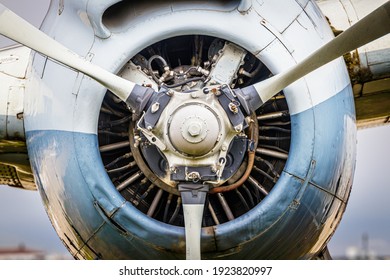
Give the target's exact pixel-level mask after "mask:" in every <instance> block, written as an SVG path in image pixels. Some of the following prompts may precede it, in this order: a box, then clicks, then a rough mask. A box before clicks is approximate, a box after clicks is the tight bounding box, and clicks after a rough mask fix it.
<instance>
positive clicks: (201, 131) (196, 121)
mask: <svg viewBox="0 0 390 280" xmlns="http://www.w3.org/2000/svg"><path fill="white" fill-rule="evenodd" d="M219 131H220V123H219V121H218V118H217V115H216V113H215V112H214V111H213V110H212V109H211V108H210V107H207V106H206V105H204V104H202V103H190V104H186V105H184V106H181V107H179V108H178V109H177V110H176V111H175V112H174V113H173V114H172V116H171V118H170V121H169V132H168V134H169V139H170V142H171V143H172V145H173V146H174V147H175V148H176V149H177V150H178V151H179V152H180V153H183V154H187V155H191V156H202V155H205V154H207V153H208V152H210V151H211V150H212V149H213V148H214V147H215V145H216V144H217V140H218V135H219Z"/></svg>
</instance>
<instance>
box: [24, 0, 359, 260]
mask: <svg viewBox="0 0 390 280" xmlns="http://www.w3.org/2000/svg"><path fill="white" fill-rule="evenodd" d="M93 2H97V3H98V4H97V3H94V4H93V5H94V6H93V7H92V6H91V5H92V4H91V1H87V0H83V1H67V2H65V3H63V2H61V3H62V4H64V5H65V6H64V7H62V6H61V5H52V6H51V8H50V10H49V13H48V15H47V17H46V20H45V21H44V23H43V26H42V29H43V30H44V31H45V32H46V33H47V34H49V35H50V36H52V37H55V38H56V40H58V41H59V42H60V43H62V44H64V45H65V46H67V47H68V48H70V49H72V50H74V51H76V52H77V53H78V54H80V55H81V56H84V57H86V58H87V59H89V60H91V61H92V62H93V63H95V64H98V65H100V66H102V67H103V68H105V69H108V70H109V71H111V72H113V73H118V74H119V75H121V76H122V77H124V78H126V79H129V80H132V81H134V82H137V83H138V84H143V85H147V86H149V87H151V88H154V89H156V90H157V89H159V88H166V89H167V92H169V90H170V89H171V90H174V91H175V92H178V93H179V94H178V95H180V97H177V99H175V98H171V99H170V100H174V101H173V102H172V103H170V100H165V99H164V98H166V96H168V95H163V97H161V98H162V99H153V102H149V103H148V104H146V105H145V106H146V107H145V108H146V109H145V111H146V113H145V115H142V114H141V115H139V114H137V113H135V112H133V111H131V110H129V108H128V107H127V106H126V104H124V103H123V102H121V101H120V100H118V98H116V97H114V96H113V95H112V94H111V93H110V92H107V90H106V89H105V88H104V87H102V86H101V85H99V84H98V83H96V82H95V81H94V80H92V79H90V78H88V77H86V76H84V75H83V74H81V73H76V72H74V71H72V70H69V69H68V68H64V67H63V66H61V65H59V64H57V63H55V62H52V61H51V60H48V59H46V58H44V57H43V56H41V55H39V54H36V55H35V58H34V62H33V66H32V71H31V79H30V81H31V82H30V84H29V87H28V91H29V92H27V93H26V98H25V104H24V107H25V109H24V111H25V112H24V118H25V128H26V137H27V146H28V150H29V156H30V161H31V164H32V167H33V171H34V174H35V178H36V183H37V185H38V188H39V191H40V193H41V195H42V198H43V200H44V202H45V205H46V209H47V212H48V214H49V216H50V218H51V220H52V223H53V226H54V227H55V229H56V231H57V233H58V235H59V236H60V238H61V239H62V241H63V242H64V244H65V245H66V246H67V248H68V249H69V251H70V252H71V253H72V255H73V256H74V257H75V258H77V259H96V258H97V259H100V258H101V259H182V258H184V257H185V236H184V232H185V230H184V218H183V210H182V201H181V196H180V192H179V189H178V185H180V184H182V183H194V182H198V181H199V180H200V181H202V182H209V184H210V185H211V186H212V187H211V188H210V191H209V194H208V196H207V200H206V204H205V211H204V218H203V228H202V237H201V249H202V258H204V259H308V258H314V257H316V256H318V255H319V254H320V253H321V252H322V251H323V250H324V248H325V247H326V244H327V242H328V240H329V238H330V237H331V235H332V234H333V232H334V230H335V229H336V227H337V225H338V223H339V221H340V219H341V217H342V214H343V212H344V210H345V206H346V203H347V200H348V197H349V192H350V188H351V185H352V176H353V171H354V166H355V144H356V126H355V112H354V102H353V95H352V90H351V86H350V80H349V77H348V73H347V71H346V68H345V64H344V62H343V60H342V59H338V60H336V61H334V62H332V63H330V64H328V65H326V66H324V67H322V68H320V69H318V70H316V71H315V72H313V73H311V74H309V75H307V76H306V77H305V78H304V79H301V80H299V81H297V82H295V83H294V84H292V85H290V86H288V87H287V88H286V89H285V90H284V91H283V92H281V93H280V94H279V95H277V96H276V97H275V98H273V99H271V100H270V101H269V102H267V103H266V104H264V106H262V107H261V108H260V109H258V110H257V111H256V112H251V113H249V114H246V113H245V108H242V106H241V107H240V105H241V104H237V103H235V102H233V101H234V100H235V99H234V98H232V96H233V97H235V96H234V90H238V89H239V88H241V87H244V86H248V85H251V84H253V83H255V82H258V81H261V80H264V79H266V78H268V77H270V76H271V75H275V74H277V73H280V72H281V71H283V70H286V69H287V68H289V67H291V66H293V65H295V64H296V63H297V62H299V61H301V60H302V59H303V58H305V57H306V56H307V54H308V53H311V52H312V51H314V50H316V49H317V48H318V47H320V46H321V45H323V44H324V43H326V42H328V41H329V40H331V39H332V38H333V34H332V32H331V30H330V28H329V26H328V24H327V22H326V19H325V18H324V17H323V16H322V14H321V12H320V11H319V9H318V7H317V6H316V4H315V2H314V1H293V0H290V1H283V9H282V10H281V9H280V3H279V2H278V1H271V0H268V1H265V0H264V1H213V2H212V3H210V2H206V1H180V2H177V1H176V2H175V1H146V2H145V1H118V0H112V1H93ZM54 3H56V1H54ZM99 3H100V4H99ZM58 7H60V10H59V9H58ZM61 7H62V8H61ZM75 30H77V32H75ZM36 81H39V82H36ZM222 85H226V88H225V89H226V92H224V91H223V88H224V87H223V86H222ZM205 86H206V87H208V88H210V91H211V93H210V92H203V91H200V89H203V88H204V87H205ZM160 92H161V91H160ZM210 94H211V95H210ZM230 94H232V96H231V95H230ZM219 96H222V97H219ZM181 98H182V99H181ZM156 100H157V101H156ZM221 100H222V101H221ZM163 109H164V110H163ZM148 112H149V113H148ZM240 113H242V117H241V115H240ZM238 115H240V116H238ZM237 119H239V121H237ZM178 182H179V183H178Z"/></svg>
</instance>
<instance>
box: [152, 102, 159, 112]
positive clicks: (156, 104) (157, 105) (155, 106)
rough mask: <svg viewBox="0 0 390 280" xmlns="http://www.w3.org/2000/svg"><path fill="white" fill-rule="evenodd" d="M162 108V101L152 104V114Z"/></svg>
mask: <svg viewBox="0 0 390 280" xmlns="http://www.w3.org/2000/svg"><path fill="white" fill-rule="evenodd" d="M159 109H160V103H158V102H156V103H154V104H153V105H152V114H154V113H156V112H157V111H158V110H159Z"/></svg>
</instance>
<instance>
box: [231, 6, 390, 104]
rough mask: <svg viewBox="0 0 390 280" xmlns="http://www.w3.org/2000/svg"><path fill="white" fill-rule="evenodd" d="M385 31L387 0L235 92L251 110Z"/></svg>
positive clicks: (389, 15) (388, 28) (389, 17)
mask: <svg viewBox="0 0 390 280" xmlns="http://www.w3.org/2000/svg"><path fill="white" fill-rule="evenodd" d="M389 32H390V1H388V2H386V3H385V4H383V5H382V6H380V7H379V8H378V9H376V10H374V11H373V12H372V13H370V14H369V15H367V16H366V17H364V18H363V19H361V20H360V21H358V22H357V23H356V24H354V25H353V26H351V27H350V28H348V29H347V30H346V31H344V32H343V33H341V34H340V35H338V36H337V37H336V38H334V39H333V40H332V41H330V42H328V43H327V44H325V45H324V46H322V47H321V48H320V49H318V50H317V51H315V52H314V53H312V54H311V55H310V56H308V57H307V58H305V59H304V60H303V61H301V62H300V63H298V64H297V65H295V66H293V67H292V68H290V69H289V70H287V71H285V72H282V73H280V74H277V75H275V76H273V77H271V78H269V79H267V80H264V81H262V82H259V83H256V84H254V85H252V86H249V87H247V88H243V89H242V93H241V94H240V92H238V93H239V97H240V99H241V100H246V102H247V106H248V107H249V109H250V110H253V111H255V110H256V109H258V108H259V107H260V106H261V105H263V104H264V103H265V102H267V101H268V100H269V99H271V98H272V97H273V96H275V95H276V94H277V93H279V92H280V91H281V90H283V89H284V88H285V87H287V86H289V85H290V84H292V83H293V82H295V81H297V80H299V79H300V78H302V77H304V76H305V75H306V74H308V73H310V72H312V71H314V70H316V69H317V68H319V67H321V66H323V65H325V64H327V63H329V62H331V61H332V60H334V59H336V58H338V57H340V56H342V55H343V54H345V53H347V52H349V51H351V50H354V49H357V48H359V47H361V46H363V45H365V44H367V43H369V42H371V41H373V40H375V39H378V38H380V37H382V36H384V35H386V34H388V33H389ZM240 95H241V96H240ZM245 95H246V97H245Z"/></svg>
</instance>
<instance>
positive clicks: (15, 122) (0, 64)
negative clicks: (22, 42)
mask: <svg viewBox="0 0 390 280" xmlns="http://www.w3.org/2000/svg"><path fill="white" fill-rule="evenodd" d="M30 60H31V50H30V49H28V48H26V47H21V46H17V47H12V48H6V49H3V50H0V100H1V102H0V139H8V140H11V139H24V125H23V111H24V108H23V101H24V90H25V83H26V80H25V78H26V71H27V68H28V65H29V63H30Z"/></svg>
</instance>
